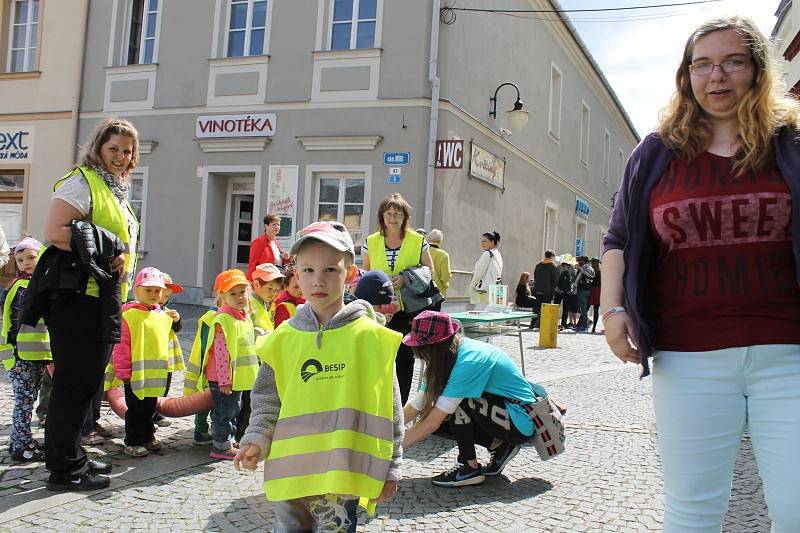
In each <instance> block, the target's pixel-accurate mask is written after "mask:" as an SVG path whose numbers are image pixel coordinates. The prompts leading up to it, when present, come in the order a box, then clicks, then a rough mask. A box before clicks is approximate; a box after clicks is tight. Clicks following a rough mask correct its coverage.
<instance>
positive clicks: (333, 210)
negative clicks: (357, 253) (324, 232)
mask: <svg viewBox="0 0 800 533" xmlns="http://www.w3.org/2000/svg"><path fill="white" fill-rule="evenodd" d="M365 186H366V180H365V179H364V177H359V176H357V175H356V176H354V175H352V174H348V175H342V174H324V175H321V176H319V178H318V180H317V194H316V198H317V205H316V206H315V211H316V217H317V220H338V221H339V222H342V223H343V224H344V225H345V226H346V227H347V230H348V231H349V232H350V235H351V236H352V237H353V243H354V244H356V245H361V244H363V242H364V230H365V229H366V227H367V221H366V220H364V191H365Z"/></svg>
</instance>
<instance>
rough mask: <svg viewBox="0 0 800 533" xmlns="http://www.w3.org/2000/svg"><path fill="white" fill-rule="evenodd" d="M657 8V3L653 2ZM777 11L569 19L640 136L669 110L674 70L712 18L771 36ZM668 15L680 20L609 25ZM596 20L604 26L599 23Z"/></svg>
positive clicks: (744, 4) (739, 6) (762, 7)
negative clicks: (740, 19) (739, 19)
mask: <svg viewBox="0 0 800 533" xmlns="http://www.w3.org/2000/svg"><path fill="white" fill-rule="evenodd" d="M653 3H656V2H655V0H653ZM658 3H663V2H658ZM602 5H603V7H617V6H623V5H631V4H630V2H624V3H623V2H619V1H616V0H615V1H610V2H608V1H607V2H603V4H602ZM776 6H777V2H762V1H752V0H727V1H724V2H719V3H714V4H709V5H708V6H699V7H694V8H693V7H692V6H684V7H681V8H670V9H668V10H664V9H657V10H656V9H654V10H652V11H649V12H644V11H636V12H630V11H629V12H620V13H622V14H620V15H612V14H608V13H603V14H592V15H589V14H573V15H571V18H572V20H573V23H574V24H575V27H576V28H577V29H578V33H579V34H580V36H581V38H582V39H583V40H584V42H585V43H586V45H587V47H588V48H589V51H590V53H591V54H592V56H593V57H594V59H595V60H596V61H597V63H598V64H599V65H600V68H602V69H603V73H604V74H605V76H606V78H608V80H609V82H610V83H611V86H612V87H613V88H614V91H615V92H616V93H617V95H618V96H619V98H620V101H621V102H622V105H623V106H625V111H626V112H627V113H628V115H629V116H630V117H631V120H632V121H633V123H634V125H635V126H636V129H637V130H638V131H639V134H640V135H645V134H647V133H648V132H650V131H652V130H653V128H654V127H655V125H656V123H657V120H658V112H659V111H660V110H661V109H662V108H663V107H664V106H665V105H666V104H667V102H668V101H669V98H670V96H671V95H672V93H673V91H674V87H675V69H676V68H677V66H678V64H679V62H680V57H681V53H682V52H683V47H684V45H685V43H686V39H687V38H688V36H689V34H690V33H691V32H692V30H694V29H695V28H696V27H697V26H699V25H700V24H701V23H702V22H703V21H705V20H708V19H710V18H715V17H722V16H728V15H732V14H737V15H743V16H749V17H751V18H753V20H754V21H755V22H756V24H757V25H758V26H759V28H761V31H763V32H764V33H765V34H766V35H769V34H770V33H771V31H772V27H773V25H774V24H775V22H776V19H775V17H774V13H775V8H776ZM561 7H562V9H582V8H596V7H598V4H597V2H595V1H594V0H591V1H586V0H583V1H582V0H562V1H561ZM634 13H635V14H634ZM643 13H647V14H646V15H643ZM665 13H673V14H675V13H677V14H678V15H676V16H670V17H663V18H651V19H649V20H647V19H645V20H635V21H626V22H611V21H609V20H608V19H611V18H615V19H620V18H630V17H654V16H659V15H662V14H665ZM598 19H606V21H603V22H600V21H597V20H598ZM589 20H594V22H590V21H589Z"/></svg>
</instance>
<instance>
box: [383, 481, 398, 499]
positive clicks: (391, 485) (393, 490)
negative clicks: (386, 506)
mask: <svg viewBox="0 0 800 533" xmlns="http://www.w3.org/2000/svg"><path fill="white" fill-rule="evenodd" d="M395 494H397V481H390V480H387V481H386V483H384V484H383V490H382V491H381V494H380V496H378V502H388V501H389V500H391V499H392V498H394V495H395Z"/></svg>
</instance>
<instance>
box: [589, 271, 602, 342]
mask: <svg viewBox="0 0 800 533" xmlns="http://www.w3.org/2000/svg"><path fill="white" fill-rule="evenodd" d="M600 263H601V261H600V259H599V258H597V257H592V258H591V259H590V260H589V264H591V265H592V269H593V270H594V279H593V280H592V291H591V292H590V293H589V307H591V308H592V333H595V332H596V331H597V323H598V322H600V287H601V285H602V284H601V272H600Z"/></svg>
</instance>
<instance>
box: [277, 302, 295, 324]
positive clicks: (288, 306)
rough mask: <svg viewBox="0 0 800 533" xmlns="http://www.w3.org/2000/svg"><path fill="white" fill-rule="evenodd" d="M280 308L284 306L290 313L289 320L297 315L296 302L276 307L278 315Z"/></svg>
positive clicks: (284, 303)
mask: <svg viewBox="0 0 800 533" xmlns="http://www.w3.org/2000/svg"><path fill="white" fill-rule="evenodd" d="M280 306H284V307H285V308H286V310H287V311H288V312H289V318H292V317H293V316H295V315H296V314H297V306H296V305H295V303H294V302H288V301H287V302H281V303H279V304H278V305H276V306H275V312H276V313H277V311H278V307H280ZM287 320H288V319H287ZM284 322H285V321H284Z"/></svg>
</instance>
